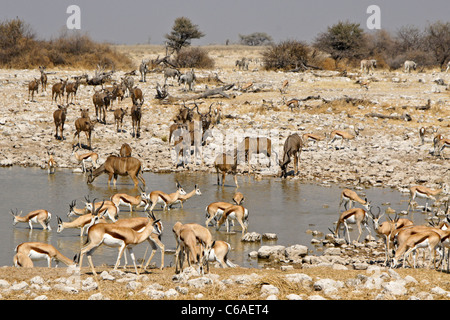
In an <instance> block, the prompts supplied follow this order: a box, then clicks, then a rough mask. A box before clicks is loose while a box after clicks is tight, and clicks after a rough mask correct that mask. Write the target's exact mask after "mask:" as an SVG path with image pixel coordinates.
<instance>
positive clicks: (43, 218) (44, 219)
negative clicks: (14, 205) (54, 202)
mask: <svg viewBox="0 0 450 320" xmlns="http://www.w3.org/2000/svg"><path fill="white" fill-rule="evenodd" d="M11 214H12V216H13V217H14V220H13V226H15V225H16V224H17V223H19V222H25V223H28V225H29V226H30V229H31V230H33V223H39V224H40V225H41V226H42V228H43V229H44V230H49V231H51V230H52V228H51V227H50V219H51V218H52V214H51V213H50V212H48V211H47V210H44V209H39V210H34V211H31V212H30V213H28V214H27V215H26V216H23V217H21V214H22V211H20V214H19V213H18V210H17V209H16V212H13V211H12V210H11Z"/></svg>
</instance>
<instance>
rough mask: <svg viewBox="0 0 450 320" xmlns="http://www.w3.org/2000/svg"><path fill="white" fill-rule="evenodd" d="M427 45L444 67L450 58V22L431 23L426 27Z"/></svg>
mask: <svg viewBox="0 0 450 320" xmlns="http://www.w3.org/2000/svg"><path fill="white" fill-rule="evenodd" d="M425 46H426V51H428V52H430V53H431V54H432V56H433V58H434V60H435V62H436V63H438V64H439V66H440V68H441V69H442V68H443V66H444V64H445V63H446V62H447V60H448V59H449V58H450V22H447V23H443V22H441V21H438V22H435V23H433V24H430V25H429V26H428V27H427V28H426V29H425Z"/></svg>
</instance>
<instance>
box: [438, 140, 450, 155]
mask: <svg viewBox="0 0 450 320" xmlns="http://www.w3.org/2000/svg"><path fill="white" fill-rule="evenodd" d="M445 148H450V139H449V138H444V139H440V140H439V143H438V150H439V151H438V154H439V155H440V157H441V158H442V159H445V155H444V149H445Z"/></svg>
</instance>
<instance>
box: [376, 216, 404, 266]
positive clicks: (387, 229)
mask: <svg viewBox="0 0 450 320" xmlns="http://www.w3.org/2000/svg"><path fill="white" fill-rule="evenodd" d="M370 214H371V216H372V221H373V228H374V230H375V232H376V233H377V234H379V235H380V236H381V237H383V238H384V245H385V260H384V265H385V266H386V265H387V262H388V259H389V252H390V247H391V242H392V241H391V240H392V234H393V233H396V232H398V230H399V229H401V228H403V227H407V226H412V225H413V222H412V221H411V220H409V219H406V218H401V219H399V218H398V217H397V216H395V218H394V219H393V220H392V219H391V218H390V217H389V216H387V217H388V220H386V221H384V222H383V223H380V219H381V218H382V217H383V216H384V213H383V214H382V215H381V216H380V212H378V214H372V212H370Z"/></svg>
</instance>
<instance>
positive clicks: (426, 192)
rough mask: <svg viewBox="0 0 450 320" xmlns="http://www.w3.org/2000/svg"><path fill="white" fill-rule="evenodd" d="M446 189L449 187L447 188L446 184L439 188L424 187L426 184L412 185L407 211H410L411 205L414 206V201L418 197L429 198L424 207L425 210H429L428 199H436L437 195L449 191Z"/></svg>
mask: <svg viewBox="0 0 450 320" xmlns="http://www.w3.org/2000/svg"><path fill="white" fill-rule="evenodd" d="M444 189H447V188H446V185H445V186H444V185H443V184H441V187H440V188H439V189H431V188H428V187H424V186H412V187H411V188H409V203H408V209H407V211H409V209H410V208H411V207H413V204H412V202H413V201H414V200H415V199H416V197H420V198H425V199H427V202H426V204H425V208H424V211H427V210H428V200H433V201H436V196H437V195H439V194H440V193H442V192H443V191H445V192H444V193H447V190H444Z"/></svg>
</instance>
